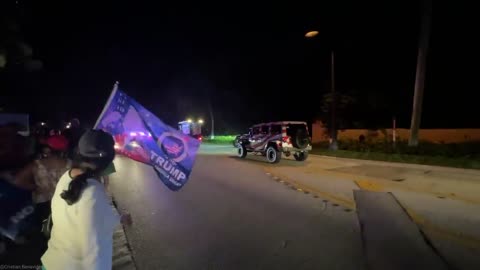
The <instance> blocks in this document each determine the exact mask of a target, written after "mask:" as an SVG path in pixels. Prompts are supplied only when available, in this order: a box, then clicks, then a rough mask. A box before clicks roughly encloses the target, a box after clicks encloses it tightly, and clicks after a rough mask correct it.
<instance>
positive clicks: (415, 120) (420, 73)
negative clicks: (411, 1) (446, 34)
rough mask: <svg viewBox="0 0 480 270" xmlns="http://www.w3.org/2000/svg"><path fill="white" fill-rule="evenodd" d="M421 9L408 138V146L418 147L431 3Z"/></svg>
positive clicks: (429, 1)
mask: <svg viewBox="0 0 480 270" xmlns="http://www.w3.org/2000/svg"><path fill="white" fill-rule="evenodd" d="M423 9H424V10H423V12H424V13H423V18H422V26H421V29H420V39H419V45H418V56H417V72H416V75H415V76H416V78H415V93H414V95H413V110H412V121H411V123H410V138H409V140H408V145H409V146H417V145H418V132H419V129H420V120H421V118H422V103H423V92H424V88H425V73H426V64H427V63H426V61H427V53H428V43H429V39H430V30H431V18H432V1H431V0H424V7H423Z"/></svg>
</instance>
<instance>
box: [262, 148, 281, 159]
mask: <svg viewBox="0 0 480 270" xmlns="http://www.w3.org/2000/svg"><path fill="white" fill-rule="evenodd" d="M265 156H266V157H267V161H268V162H269V163H278V162H280V159H281V158H282V153H281V152H280V151H277V149H276V148H275V147H274V146H269V147H268V148H267V151H266V155H265Z"/></svg>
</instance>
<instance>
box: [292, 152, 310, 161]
mask: <svg viewBox="0 0 480 270" xmlns="http://www.w3.org/2000/svg"><path fill="white" fill-rule="evenodd" d="M293 157H294V158H295V160H297V161H305V160H307V158H308V152H306V151H305V152H297V153H295V154H293Z"/></svg>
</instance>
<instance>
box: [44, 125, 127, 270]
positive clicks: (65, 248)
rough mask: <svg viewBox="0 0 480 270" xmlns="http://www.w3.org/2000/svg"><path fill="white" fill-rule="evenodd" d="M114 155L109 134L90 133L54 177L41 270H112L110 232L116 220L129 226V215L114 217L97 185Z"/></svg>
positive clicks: (114, 226)
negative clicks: (68, 165) (63, 170)
mask: <svg viewBox="0 0 480 270" xmlns="http://www.w3.org/2000/svg"><path fill="white" fill-rule="evenodd" d="M114 157H115V150H114V141H113V138H112V136H111V135H110V134H108V133H106V132H104V131H101V130H90V131H87V132H86V133H84V134H83V135H82V137H81V138H80V140H79V143H78V151H77V153H76V156H75V158H74V160H73V164H72V169H71V170H69V171H68V172H66V173H65V174H64V175H63V176H62V177H61V178H60V180H59V182H58V184H57V187H56V189H55V193H54V195H53V198H52V203H51V204H52V221H53V228H52V232H51V237H50V240H49V242H48V249H47V251H46V252H45V254H44V255H43V256H42V259H41V260H42V263H43V268H44V269H48V270H61V269H62V270H63V269H85V270H86V269H88V270H103V269H112V250H113V239H112V238H113V232H114V230H115V228H116V226H117V225H118V224H119V223H120V222H122V223H124V224H130V223H131V218H130V216H129V215H123V216H122V217H119V216H118V215H117V213H116V212H115V211H114V209H113V208H112V206H111V204H110V200H109V198H108V196H107V194H106V192H105V188H104V186H103V184H102V183H101V182H100V178H101V175H102V172H103V171H104V170H105V169H106V168H107V167H108V166H109V165H110V164H111V163H112V161H113V159H114Z"/></svg>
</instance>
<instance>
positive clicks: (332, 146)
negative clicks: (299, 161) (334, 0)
mask: <svg viewBox="0 0 480 270" xmlns="http://www.w3.org/2000/svg"><path fill="white" fill-rule="evenodd" d="M317 35H318V31H315V30H312V31H308V32H307V33H305V37H306V38H314V37H316V36H317ZM330 65H331V66H330V69H331V86H332V89H331V93H332V105H331V106H332V111H331V117H332V120H331V123H330V126H331V132H332V134H331V140H330V147H329V148H330V150H337V149H338V144H337V128H336V123H335V122H336V116H335V114H336V107H337V105H336V103H337V99H336V94H335V52H334V51H333V48H332V50H331V63H330Z"/></svg>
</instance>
